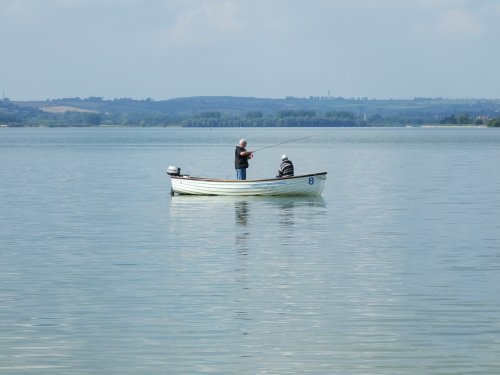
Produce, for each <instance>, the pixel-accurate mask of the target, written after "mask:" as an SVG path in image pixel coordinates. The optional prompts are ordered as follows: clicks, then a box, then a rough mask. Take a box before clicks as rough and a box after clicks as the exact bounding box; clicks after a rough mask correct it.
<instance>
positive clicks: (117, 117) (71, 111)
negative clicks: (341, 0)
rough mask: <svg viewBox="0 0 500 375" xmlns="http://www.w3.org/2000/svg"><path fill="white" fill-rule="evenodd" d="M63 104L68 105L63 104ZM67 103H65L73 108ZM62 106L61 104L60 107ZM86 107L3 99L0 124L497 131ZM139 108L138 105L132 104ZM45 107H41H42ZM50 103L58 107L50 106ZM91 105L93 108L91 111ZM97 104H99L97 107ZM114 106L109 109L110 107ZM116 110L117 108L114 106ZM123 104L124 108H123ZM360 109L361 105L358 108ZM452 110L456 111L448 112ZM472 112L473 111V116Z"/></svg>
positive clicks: (461, 121) (142, 106) (395, 117)
mask: <svg viewBox="0 0 500 375" xmlns="http://www.w3.org/2000/svg"><path fill="white" fill-rule="evenodd" d="M68 101H69V100H68ZM74 101H75V100H73V102H74ZM73 102H70V103H72V104H73ZM61 103H63V104H64V103H65V102H61ZM77 103H78V104H81V103H84V104H86V105H87V107H83V109H79V108H78V107H75V106H74V105H73V106H68V107H67V109H65V110H62V111H60V112H58V113H54V112H49V111H46V110H43V109H44V108H50V106H46V107H44V106H42V107H40V103H34V104H32V105H17V104H15V103H13V102H11V101H9V100H8V99H3V100H1V101H0V125H4V126H5V125H6V126H12V127H16V126H17V127H22V126H48V127H64V126H100V125H101V126H102V125H107V126H116V125H118V126H182V127H204V128H217V127H367V126H408V125H411V126H419V125H428V124H430V125H432V124H436V125H437V124H449V125H487V126H491V127H500V117H493V118H490V117H489V116H485V115H478V114H477V113H476V114H475V115H470V114H469V113H458V114H457V113H451V114H450V113H446V112H443V113H439V114H436V113H431V112H428V111H427V112H426V111H422V110H418V109H414V110H406V111H400V112H396V111H393V112H391V113H383V114H382V113H379V112H377V111H371V112H369V113H368V114H367V111H361V110H359V109H356V110H326V111H325V110H322V111H318V110H314V109H307V108H304V109H300V108H299V109H278V110H266V111H264V110H259V109H256V110H250V111H242V110H239V111H236V110H233V111H231V110H226V111H221V110H209V111H197V110H196V108H194V109H192V108H191V109H190V110H184V111H182V110H179V111H177V112H174V111H170V112H166V111H162V110H160V109H158V104H157V103H155V102H154V101H151V100H146V101H133V100H122V101H116V100H115V101H109V103H105V104H107V105H108V108H107V109H106V108H104V107H102V103H103V101H102V99H101V98H89V99H85V100H83V101H82V100H81V99H79V101H77ZM138 103H139V104H138ZM42 104H43V105H46V104H45V103H42ZM56 104H60V103H59V102H56ZM92 105H93V106H94V107H92ZM99 105H101V106H100V107H99ZM111 105H114V106H115V107H113V108H112V109H109V108H111V107H110V106H111ZM118 105H121V107H119V109H116V108H118V107H117V106H118ZM127 105H128V106H127ZM364 105H365V107H366V104H364ZM454 111H456V108H455V109H454ZM476 112H477V111H476ZM490 112H491V111H490Z"/></svg>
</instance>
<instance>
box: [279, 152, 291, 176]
mask: <svg viewBox="0 0 500 375" xmlns="http://www.w3.org/2000/svg"><path fill="white" fill-rule="evenodd" d="M281 160H282V162H281V165H280V167H279V169H278V174H277V175H276V177H288V176H293V163H292V162H291V161H290V160H288V156H286V155H283V156H281Z"/></svg>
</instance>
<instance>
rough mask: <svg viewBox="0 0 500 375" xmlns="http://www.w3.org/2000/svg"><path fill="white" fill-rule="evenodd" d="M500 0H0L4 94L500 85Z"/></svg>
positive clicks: (409, 91) (158, 95)
mask: <svg viewBox="0 0 500 375" xmlns="http://www.w3.org/2000/svg"><path fill="white" fill-rule="evenodd" d="M499 20H500V0H43V1H42V0H0V93H1V94H2V97H3V98H9V99H10V100H44V99H56V98H67V97H81V98H86V97H91V96H99V97H103V98H105V99H114V98H132V99H146V98H151V99H153V100H167V99H172V98H179V97H190V96H205V95H207V96H226V95H228V96H246V97H258V98H285V97H287V96H294V97H300V98H307V97H311V96H331V97H344V98H351V97H354V98H359V97H366V98H369V99H413V98H415V97H432V98H436V97H445V98H452V99H455V98H489V99H494V98H500V68H499V66H500V65H499V64H500V63H499V61H500V22H499Z"/></svg>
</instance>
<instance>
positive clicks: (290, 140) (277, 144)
mask: <svg viewBox="0 0 500 375" xmlns="http://www.w3.org/2000/svg"><path fill="white" fill-rule="evenodd" d="M324 133H326V132H321V133H316V134H313V135H308V136H306V137H301V138H295V139H289V140H288V141H284V142H280V143H276V144H274V145H271V146H266V147H262V148H259V149H257V150H255V151H254V152H257V151H261V150H265V149H267V148H271V147H276V146H279V145H284V144H285V143H290V142H295V141H300V140H302V139H307V138H312V137H317V136H318V135H320V134H324Z"/></svg>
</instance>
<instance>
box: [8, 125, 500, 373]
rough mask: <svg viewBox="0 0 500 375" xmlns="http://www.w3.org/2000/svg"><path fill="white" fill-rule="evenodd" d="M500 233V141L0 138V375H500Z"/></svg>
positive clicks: (95, 132) (495, 136)
mask: <svg viewBox="0 0 500 375" xmlns="http://www.w3.org/2000/svg"><path fill="white" fill-rule="evenodd" d="M319 132H321V134H320V135H319V136H317V137H312V138H306V139H303V140H300V141H297V142H293V143H288V144H283V145H281V146H278V147H274V148H269V149H267V150H263V151H261V152H258V153H256V154H255V158H254V159H253V160H252V162H251V167H250V169H249V170H248V176H249V178H260V177H270V176H274V174H275V171H276V169H277V167H278V165H279V162H280V156H281V154H283V153H286V154H288V156H289V157H290V159H291V160H292V161H294V163H295V167H296V171H297V173H312V172H320V171H327V172H328V178H327V181H326V184H325V190H324V192H323V195H322V196H321V197H313V198H304V197H302V198H300V197H297V198H258V197H249V198H241V197H187V196H175V197H173V198H171V197H170V196H169V190H170V181H169V178H168V177H167V176H166V175H165V170H166V168H167V166H168V165H177V166H179V167H181V168H182V171H183V172H185V173H188V174H191V175H194V176H207V177H227V178H232V177H233V175H234V169H233V149H234V145H235V144H236V143H237V141H238V140H239V139H240V138H242V137H245V138H247V139H248V141H249V145H248V146H249V148H250V149H252V148H260V147H265V146H268V145H272V144H275V143H280V142H283V141H285V140H287V139H294V138H301V137H306V136H308V135H312V134H315V133H319ZM499 219H500V132H499V131H498V130H495V129H420V128H408V129H407V128H400V129H326V130H325V129H231V130H229V129H225V130H192V129H191V130H187V129H127V128H124V129H97V128H91V129H0V222H1V225H0V373H1V374H2V375H3V374H8V375H10V374H37V375H38V374H197V373H213V374H306V373H315V374H499V373H500V319H499V318H500V220H499Z"/></svg>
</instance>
